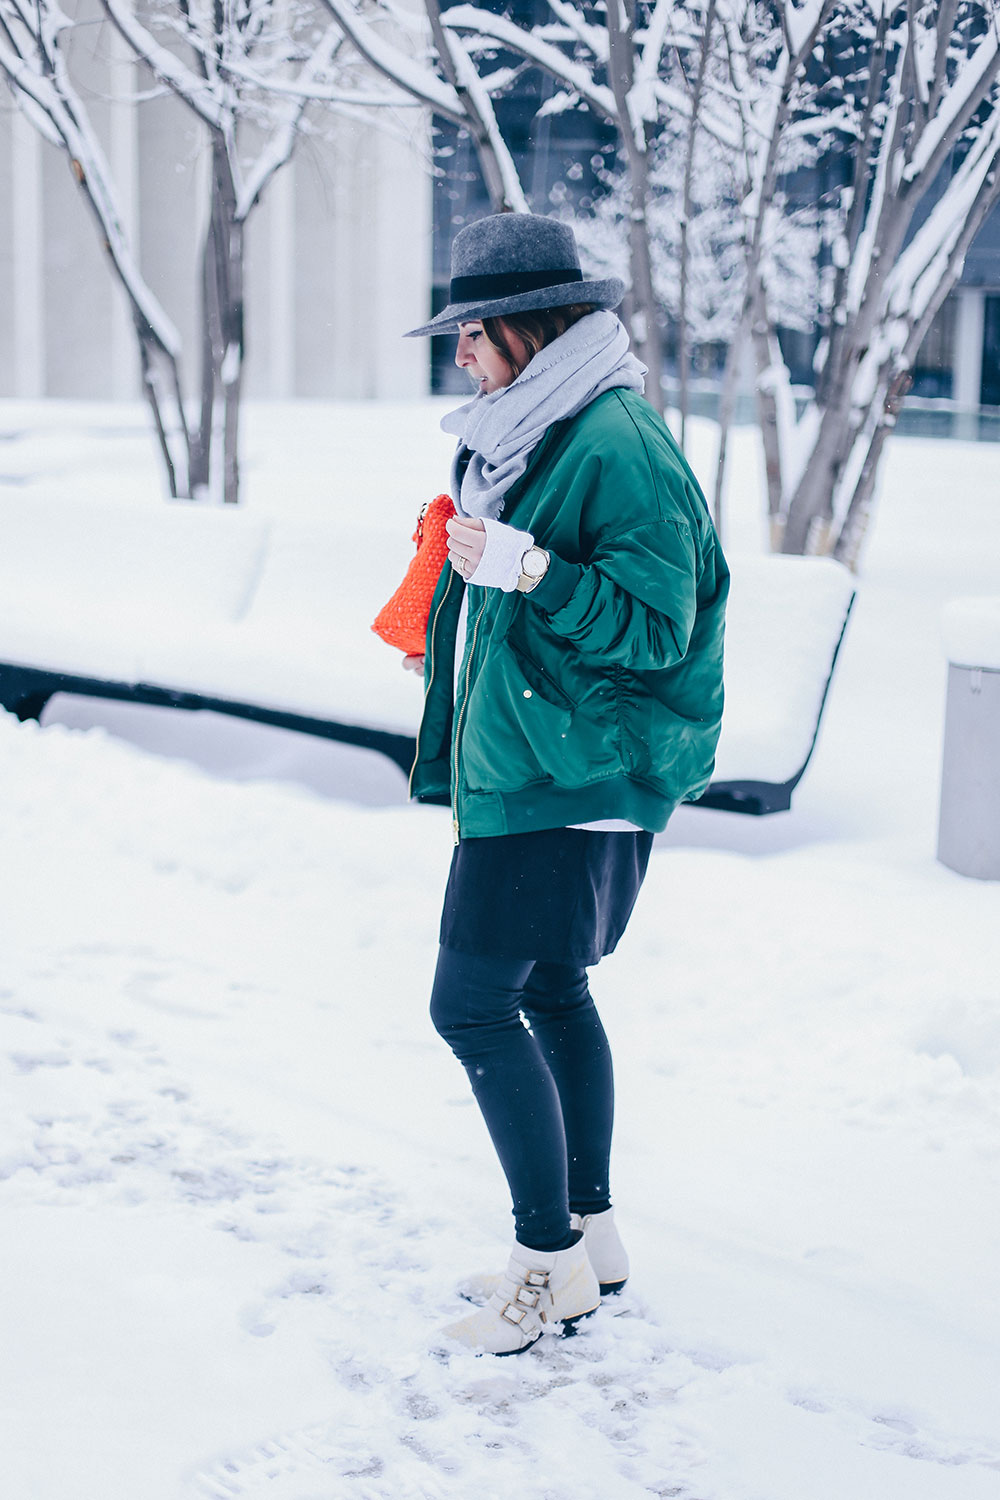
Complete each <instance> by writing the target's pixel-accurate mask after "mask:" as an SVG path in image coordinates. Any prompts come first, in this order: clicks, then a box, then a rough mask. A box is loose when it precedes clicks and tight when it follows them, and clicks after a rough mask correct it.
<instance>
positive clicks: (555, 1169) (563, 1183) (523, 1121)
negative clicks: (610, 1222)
mask: <svg viewBox="0 0 1000 1500" xmlns="http://www.w3.org/2000/svg"><path fill="white" fill-rule="evenodd" d="M522 1014H523V1016H524V1018H525V1020H526V1021H527V1023H528V1025H530V1027H531V1030H530V1031H528V1030H527V1028H526V1026H525V1024H524V1021H522V1019H521V1016H522ZM431 1018H432V1019H433V1021H434V1025H435V1027H436V1028H437V1030H438V1032H439V1033H440V1034H441V1036H443V1037H444V1039H445V1041H447V1042H448V1043H449V1045H450V1046H451V1048H452V1050H453V1051H454V1053H455V1055H456V1057H457V1058H458V1059H459V1061H460V1062H461V1063H462V1064H463V1065H464V1067H465V1070H466V1072H467V1073H468V1075H469V1081H470V1082H471V1084H472V1091H473V1093H474V1094H475V1096H476V1100H477V1102H478V1104H479V1108H480V1109H481V1110H482V1112H483V1118H484V1119H485V1121H486V1125H487V1129H488V1130H489V1132H490V1136H491V1137H492V1140H493V1145H494V1146H495V1147H496V1152H497V1155H498V1157H499V1158H500V1165H501V1166H502V1167H503V1170H504V1173H505V1175H506V1178H507V1182H508V1185H509V1187H510V1192H511V1197H512V1198H513V1200H514V1224H515V1232H516V1234H517V1238H518V1240H519V1241H520V1242H521V1244H522V1245H529V1246H530V1247H531V1248H532V1249H533V1250H556V1249H561V1248H563V1247H564V1246H565V1245H567V1244H568V1243H569V1241H570V1230H569V1215H570V1212H571V1211H572V1212H574V1213H578V1214H589V1213H601V1212H602V1211H603V1210H604V1209H606V1208H609V1207H610V1205H611V1199H610V1196H609V1193H610V1190H609V1185H608V1158H609V1155H610V1151H611V1127H612V1120H613V1115H614V1085H613V1082H612V1072H611V1051H610V1048H609V1047H608V1039H607V1037H606V1035H605V1033H604V1027H603V1026H602V1025H601V1018H600V1016H599V1015H598V1014H597V1011H596V1010H595V1008H594V1002H593V1001H592V1000H591V998H590V992H589V990H588V988H587V971H586V969H581V968H573V967H570V966H568V965H564V964H552V963H536V962H535V961H534V960H532V959H518V958H491V957H483V956H474V955H470V954H466V953H458V952H456V951H455V950H454V949H453V948H441V950H440V952H439V954H438V964H437V972H436V974H435V976H434V989H433V993H432V996H431Z"/></svg>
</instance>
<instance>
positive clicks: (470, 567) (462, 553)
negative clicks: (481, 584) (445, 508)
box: [445, 516, 486, 578]
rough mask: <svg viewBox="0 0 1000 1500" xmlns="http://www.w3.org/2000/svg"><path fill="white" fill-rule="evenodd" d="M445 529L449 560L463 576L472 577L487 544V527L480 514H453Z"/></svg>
mask: <svg viewBox="0 0 1000 1500" xmlns="http://www.w3.org/2000/svg"><path fill="white" fill-rule="evenodd" d="M445 529H446V530H447V532H448V561H449V562H450V563H451V565H452V567H453V568H454V569H455V572H456V573H458V574H459V575H460V576H461V577H462V578H471V577H472V575H473V573H474V572H475V571H476V569H477V568H478V567H479V563H480V560H481V559H482V555H483V550H484V548H485V546H486V527H485V526H484V525H483V523H482V521H481V520H480V519H479V517H478V516H452V518H451V520H450V521H448V522H447V524H446V528H445Z"/></svg>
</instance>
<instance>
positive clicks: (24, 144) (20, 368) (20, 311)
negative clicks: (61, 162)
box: [11, 110, 45, 396]
mask: <svg viewBox="0 0 1000 1500" xmlns="http://www.w3.org/2000/svg"><path fill="white" fill-rule="evenodd" d="M11 239H12V247H11V250H12V253H11V261H12V265H11V283H12V284H11V297H12V303H13V319H12V322H13V330H12V331H13V345H14V394H15V395H16V396H44V395H45V296H44V274H45V231H44V220H43V214H42V143H41V138H40V137H39V134H38V131H37V130H36V129H35V127H34V126H33V125H31V124H29V122H28V121H27V120H26V119H25V118H24V116H23V115H22V114H21V112H20V110H14V111H13V113H12V115H11Z"/></svg>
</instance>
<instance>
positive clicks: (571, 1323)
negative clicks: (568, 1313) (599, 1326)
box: [560, 1307, 599, 1339]
mask: <svg viewBox="0 0 1000 1500" xmlns="http://www.w3.org/2000/svg"><path fill="white" fill-rule="evenodd" d="M598 1310H599V1308H597V1307H592V1308H590V1309H589V1311H587V1312H582V1313H577V1314H576V1317H574V1318H561V1319H560V1323H561V1326H562V1331H563V1338H564V1339H571V1338H572V1337H573V1335H574V1334H575V1333H576V1331H577V1328H578V1327H579V1325H580V1324H581V1323H582V1322H584V1320H585V1319H586V1318H592V1317H593V1316H594V1314H595V1312H597V1311H598Z"/></svg>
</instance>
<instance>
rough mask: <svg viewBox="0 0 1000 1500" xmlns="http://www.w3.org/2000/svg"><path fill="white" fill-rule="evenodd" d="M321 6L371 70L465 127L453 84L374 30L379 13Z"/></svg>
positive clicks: (343, 0)
mask: <svg viewBox="0 0 1000 1500" xmlns="http://www.w3.org/2000/svg"><path fill="white" fill-rule="evenodd" d="M321 3H322V4H323V5H325V6H326V9H327V10H328V11H329V12H330V14H331V15H332V16H333V17H334V19H335V20H336V21H337V22H338V24H339V25H340V26H341V27H342V28H343V31H344V33H345V35H346V36H348V37H349V38H350V40H351V41H352V42H353V44H354V46H355V47H356V48H357V49H358V51H359V52H360V54H361V56H362V57H363V58H365V59H366V60H367V61H368V62H370V63H371V65H372V67H374V68H376V69H377V70H378V72H380V73H381V74H382V75H383V76H384V77H386V78H389V79H390V80H391V81H392V82H393V83H396V84H398V86H399V87H400V88H401V89H403V90H404V91H405V92H406V93H408V94H410V95H411V96H412V97H413V98H415V99H419V100H420V101H421V103H423V104H426V105H428V106H429V107H430V108H431V109H432V110H434V112H435V113H436V114H439V115H443V116H444V118H445V119H447V120H451V121H452V122H453V123H454V124H456V125H463V124H465V111H464V109H463V108H462V101H461V100H460V99H459V97H458V94H457V93H456V91H455V89H454V88H453V87H452V85H451V84H450V83H447V82H446V81H445V80H444V79H443V78H441V77H440V76H439V75H438V74H437V73H436V72H435V71H434V69H433V68H430V67H428V66H427V65H426V64H424V63H421V62H419V61H418V60H417V59H415V58H413V57H410V56H408V55H407V54H406V53H405V52H404V51H403V50H402V49H401V48H400V47H398V46H395V45H394V44H393V43H392V42H390V41H387V40H386V39H385V38H384V37H383V36H381V35H380V34H379V32H378V31H377V30H376V29H375V26H374V25H373V24H372V19H371V16H378V15H379V14H380V12H379V11H378V10H376V11H373V12H372V13H371V15H369V14H368V13H366V12H363V11H362V9H361V7H360V5H358V4H356V3H355V0H321Z"/></svg>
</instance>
